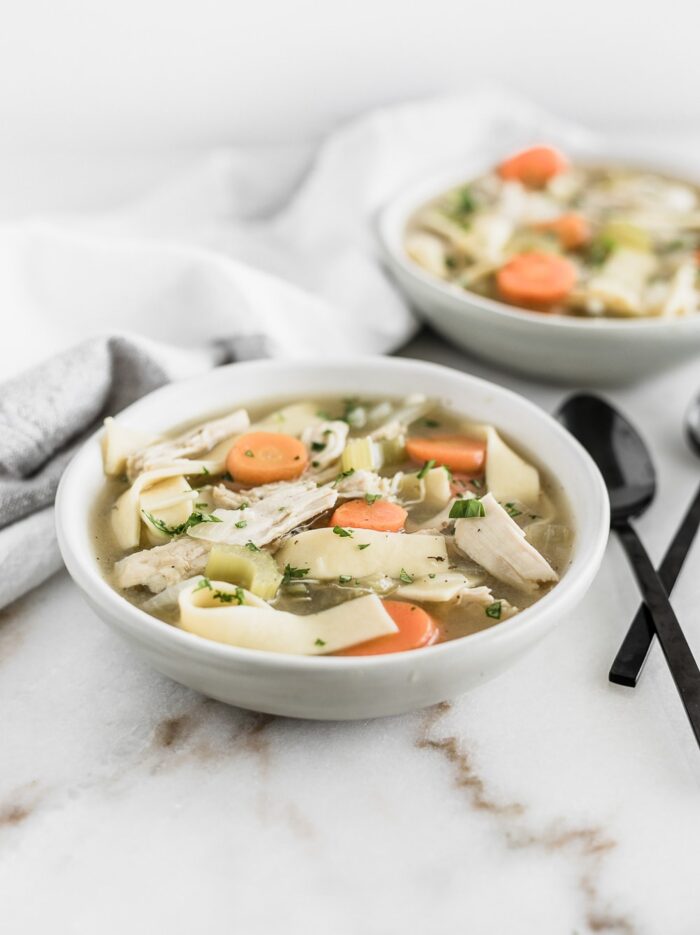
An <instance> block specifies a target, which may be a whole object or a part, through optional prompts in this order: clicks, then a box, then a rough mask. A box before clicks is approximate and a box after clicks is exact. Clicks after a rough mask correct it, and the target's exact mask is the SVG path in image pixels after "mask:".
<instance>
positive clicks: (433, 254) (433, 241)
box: [406, 231, 447, 279]
mask: <svg viewBox="0 0 700 935" xmlns="http://www.w3.org/2000/svg"><path fill="white" fill-rule="evenodd" d="M406 253H408V255H409V256H410V257H411V259H412V260H415V262H416V263H418V264H419V265H420V266H422V267H423V269H427V271H428V272H429V273H432V274H433V276H439V277H440V278H441V279H444V277H445V274H446V273H447V266H446V264H445V259H446V256H445V244H444V241H443V240H441V239H440V238H439V237H436V236H435V235H434V234H427V233H425V232H424V231H416V232H414V233H412V234H410V235H409V236H408V237H407V238H406Z"/></svg>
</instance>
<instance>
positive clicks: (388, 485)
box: [334, 471, 403, 500]
mask: <svg viewBox="0 0 700 935" xmlns="http://www.w3.org/2000/svg"><path fill="white" fill-rule="evenodd" d="M402 477H403V474H402V473H401V471H398V472H397V473H396V474H394V476H393V477H381V476H380V475H379V474H376V473H375V472H374V471H353V472H352V474H348V476H347V477H341V478H340V479H339V480H338V481H336V482H335V484H334V487H335V491H336V493H337V494H338V497H339V499H341V500H357V499H359V498H361V497H364V495H365V494H372V495H373V496H380V497H385V498H386V499H387V500H395V499H396V497H397V493H398V489H399V484H400V482H401V478H402Z"/></svg>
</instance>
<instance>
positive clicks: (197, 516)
mask: <svg viewBox="0 0 700 935" xmlns="http://www.w3.org/2000/svg"><path fill="white" fill-rule="evenodd" d="M146 518H147V519H148V522H149V523H150V524H151V525H152V526H153V527H154V528H155V529H157V530H158V531H159V532H162V533H165V535H166V536H181V535H182V534H183V533H185V532H187V530H188V529H191V528H192V526H198V525H199V524H200V523H220V522H221V520H220V519H219V517H218V516H214V514H213V513H199V512H195V513H190V515H189V516H188V517H187V519H186V520H185V522H184V523H180V524H179V525H178V526H168V525H166V523H164V522H163V520H162V519H158V518H157V517H155V516H154V515H153V514H152V513H146Z"/></svg>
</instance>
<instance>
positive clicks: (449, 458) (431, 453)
mask: <svg viewBox="0 0 700 935" xmlns="http://www.w3.org/2000/svg"><path fill="white" fill-rule="evenodd" d="M406 451H407V452H408V456H409V458H410V459H411V461H416V462H418V463H419V464H420V463H421V462H425V461H434V462H435V464H436V465H437V466H438V467H441V466H444V467H448V468H449V469H450V470H451V471H464V472H465V473H466V474H472V475H475V474H480V473H481V472H482V470H483V467H484V461H485V460H486V445H485V443H484V442H481V441H478V440H477V439H475V438H467V437H466V436H464V435H433V436H432V437H431V438H409V439H408V440H407V441H406Z"/></svg>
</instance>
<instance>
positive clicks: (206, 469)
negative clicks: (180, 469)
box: [202, 464, 211, 474]
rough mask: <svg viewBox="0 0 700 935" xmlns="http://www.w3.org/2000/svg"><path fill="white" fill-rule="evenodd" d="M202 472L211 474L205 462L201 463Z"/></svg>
mask: <svg viewBox="0 0 700 935" xmlns="http://www.w3.org/2000/svg"><path fill="white" fill-rule="evenodd" d="M202 474H211V471H210V470H209V468H208V467H207V466H206V464H203V465H202Z"/></svg>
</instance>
